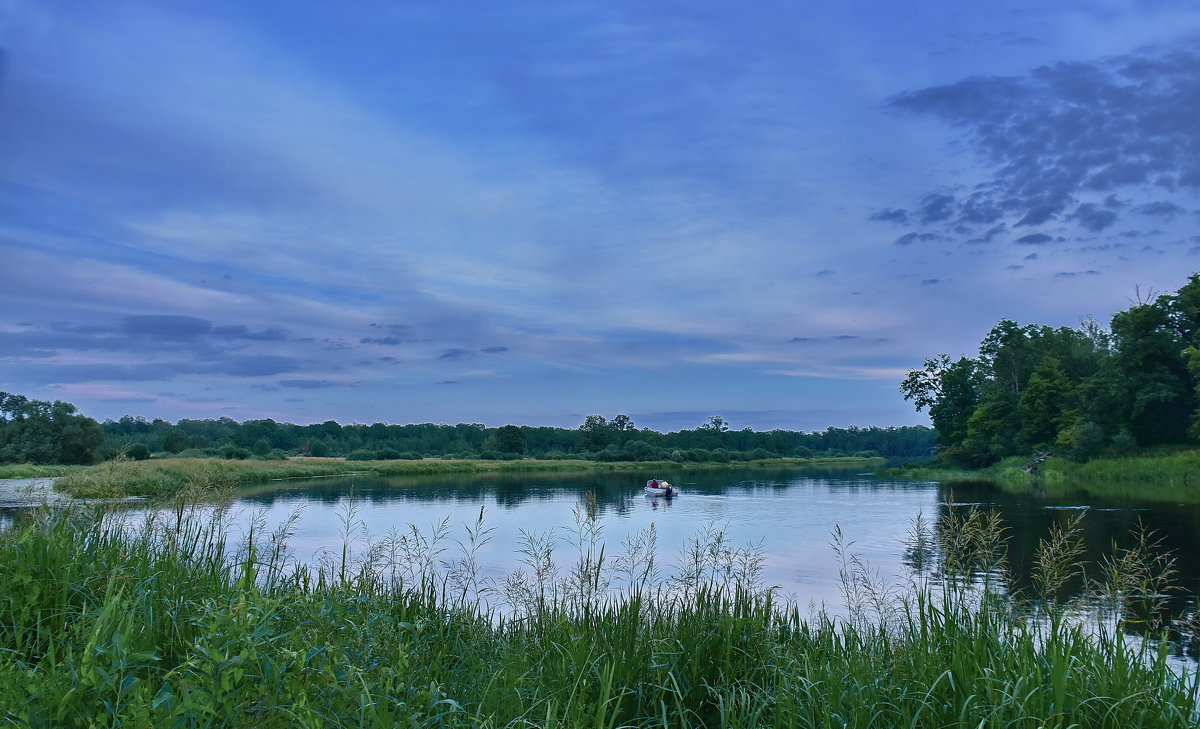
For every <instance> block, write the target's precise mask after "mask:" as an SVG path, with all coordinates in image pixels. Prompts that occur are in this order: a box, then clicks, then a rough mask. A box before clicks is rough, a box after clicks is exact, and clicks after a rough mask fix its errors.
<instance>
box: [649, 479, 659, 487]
mask: <svg viewBox="0 0 1200 729" xmlns="http://www.w3.org/2000/svg"><path fill="white" fill-rule="evenodd" d="M650 488H652V489H656V488H658V479H654V480H653V481H651V482H650Z"/></svg>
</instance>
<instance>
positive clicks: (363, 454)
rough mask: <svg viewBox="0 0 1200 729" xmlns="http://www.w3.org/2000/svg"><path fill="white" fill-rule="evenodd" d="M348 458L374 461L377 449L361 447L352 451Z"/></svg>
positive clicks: (349, 459)
mask: <svg viewBox="0 0 1200 729" xmlns="http://www.w3.org/2000/svg"><path fill="white" fill-rule="evenodd" d="M346 460H347V461H374V460H375V451H370V450H367V449H366V448H359V449H357V450H353V451H350V454H349V455H348V456H346Z"/></svg>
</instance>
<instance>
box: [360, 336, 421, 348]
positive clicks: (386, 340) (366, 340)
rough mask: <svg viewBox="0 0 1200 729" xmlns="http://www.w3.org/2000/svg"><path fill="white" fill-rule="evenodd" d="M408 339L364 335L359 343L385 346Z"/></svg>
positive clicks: (391, 345) (392, 345) (402, 342)
mask: <svg viewBox="0 0 1200 729" xmlns="http://www.w3.org/2000/svg"><path fill="white" fill-rule="evenodd" d="M406 341H409V340H407V339H401V338H400V337H363V338H362V339H360V340H358V343H359V344H382V345H383V346H385V347H395V346H397V345H400V344H404V343H405V342H406Z"/></svg>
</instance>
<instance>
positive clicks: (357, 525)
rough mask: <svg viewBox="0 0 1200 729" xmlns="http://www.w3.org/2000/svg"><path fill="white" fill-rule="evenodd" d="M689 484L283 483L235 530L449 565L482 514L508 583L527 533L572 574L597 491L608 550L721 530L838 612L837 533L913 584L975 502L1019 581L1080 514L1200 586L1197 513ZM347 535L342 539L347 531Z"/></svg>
mask: <svg viewBox="0 0 1200 729" xmlns="http://www.w3.org/2000/svg"><path fill="white" fill-rule="evenodd" d="M656 475H659V476H661V477H665V478H667V479H668V480H670V481H672V482H673V483H675V484H676V485H677V486H680V487H681V489H682V492H683V493H682V495H681V496H679V497H676V498H674V499H663V498H654V497H649V496H647V495H646V494H645V493H644V492H643V490H642V486H643V484H644V482H645V479H646V477H647V475H646V474H644V473H643V474H620V473H606V474H508V475H489V476H480V477H444V476H443V477H423V478H383V479H375V478H372V479H367V478H328V479H316V480H304V481H283V482H277V483H275V484H272V485H268V486H261V487H256V488H253V489H250V490H246V491H243V492H241V494H240V496H239V498H238V499H237V501H236V503H235V505H234V507H233V509H234V513H235V515H236V517H237V519H238V520H239V522H240V523H242V524H245V523H248V522H249V521H251V520H253V519H255V518H258V519H263V520H265V526H266V528H267V529H274V528H275V527H276V526H277V525H279V524H281V523H283V522H284V521H285V520H287V519H288V518H289V516H291V515H293V514H295V513H299V518H298V521H297V522H296V524H295V532H294V535H293V536H292V537H291V539H290V540H289V546H290V547H291V552H292V554H293V555H294V556H295V558H296V559H298V560H299V561H302V562H306V563H309V564H313V563H316V562H318V561H320V560H321V559H322V558H323V557H324V558H326V559H328V558H329V556H330V555H337V556H340V554H341V551H340V550H341V546H342V545H343V544H344V543H349V544H350V545H351V547H352V550H353V551H352V554H357V555H359V556H361V555H362V554H363V552H364V550H365V547H366V544H367V543H368V542H369V541H372V540H375V541H377V540H378V539H379V538H381V537H385V536H386V535H387V534H388V533H389V531H392V530H401V531H408V530H410V529H412V528H415V529H417V530H419V531H420V532H421V533H423V534H425V535H432V534H433V532H434V530H435V526H436V525H437V524H439V523H441V522H443V521H444V520H446V521H447V522H448V525H449V538H448V539H447V540H446V541H445V542H444V543H443V546H444V547H447V550H446V552H445V553H443V555H442V557H443V559H453V558H456V557H457V556H458V555H459V551H460V550H459V547H458V544H457V543H456V540H457V541H466V539H467V536H468V526H469V525H472V524H474V522H475V521H476V519H477V518H478V517H479V514H480V509H481V508H482V509H483V524H484V527H485V528H487V529H489V530H490V532H489V533H490V541H489V543H488V544H487V545H486V546H484V547H483V548H482V549H480V550H479V552H478V555H477V557H478V560H479V563H480V566H481V569H482V571H483V573H484V576H486V577H489V578H493V579H497V580H498V579H502V578H503V577H504V576H506V575H508V574H509V573H511V572H512V571H513V570H514V569H517V568H519V567H522V565H521V563H520V561H519V560H520V558H521V555H520V554H519V550H520V549H521V546H522V531H524V532H527V533H535V534H539V535H545V534H554V535H556V536H557V537H558V538H559V543H558V545H557V547H556V548H555V552H554V554H555V561H556V563H557V564H558V566H559V568H560V569H563V570H565V569H566V568H569V566H570V563H571V561H572V559H573V556H577V555H578V550H577V548H575V547H574V546H573V544H572V537H571V536H570V531H569V527H571V525H573V524H574V523H575V513H576V512H577V511H578V512H584V511H586V508H587V494H588V493H589V492H590V493H593V494H595V499H596V501H595V503H596V512H597V518H598V521H599V523H600V525H601V526H602V529H603V541H604V543H605V550H606V552H605V553H606V555H608V556H609V557H610V558H611V557H613V556H615V555H616V554H618V553H620V552H621V551H622V549H623V548H622V544H623V542H625V541H626V540H628V539H630V538H631V536H633V535H635V534H637V533H639V532H640V531H644V530H645V529H647V528H648V527H650V526H651V525H653V526H654V528H655V529H656V531H657V544H658V554H659V561H660V564H661V565H662V567H663V570H664V572H666V573H668V574H670V573H672V572H673V571H674V569H673V568H674V565H675V564H676V563H677V561H678V560H679V559H680V557H681V555H682V554H683V553H684V551H685V550H686V547H687V545H688V542H689V540H691V539H694V538H696V537H697V536H698V535H699V534H701V533H702V532H703V531H704V530H705V529H711V528H714V527H715V528H719V529H723V530H724V531H725V532H726V535H727V537H728V539H729V541H730V542H731V543H732V544H733V545H735V546H739V547H751V548H753V549H757V550H760V551H761V553H762V555H763V557H764V560H765V561H764V573H763V580H764V583H765V584H766V585H779V586H780V587H781V589H782V591H783V592H784V593H785V594H788V595H791V596H793V597H794V598H795V599H796V600H797V601H798V602H799V604H800V605H801V606H822V605H824V606H827V607H828V608H829V609H830V610H831V612H835V613H837V612H841V605H842V598H841V591H840V582H839V569H840V567H841V563H840V561H839V559H838V556H837V553H836V552H835V550H834V549H833V548H832V546H831V541H832V533H833V531H834V529H835V528H837V529H840V530H841V532H842V534H843V535H844V539H845V541H846V542H847V543H848V544H849V551H850V552H852V553H854V554H857V555H860V556H861V557H863V558H864V559H865V560H866V561H867V562H868V563H869V564H870V566H871V567H872V569H873V570H875V571H876V572H877V573H878V575H879V576H880V577H882V578H884V579H886V580H889V581H894V582H898V581H901V580H902V579H903V578H904V577H905V576H907V575H908V572H909V571H908V568H907V567H906V566H905V563H904V554H905V548H906V546H907V543H908V537H909V533H910V530H911V529H912V526H913V521H914V519H916V517H917V515H918V514H921V515H923V516H924V518H925V519H926V521H928V522H930V523H932V522H933V521H934V520H936V519H938V518H939V517H942V516H943V515H945V514H946V513H947V512H948V511H949V510H951V509H956V508H963V507H964V506H966V505H969V504H979V505H983V506H987V507H989V508H995V509H998V510H999V511H1000V513H1001V515H1002V518H1003V521H1004V525H1005V527H1006V528H1007V529H1008V530H1009V532H1008V533H1009V536H1010V543H1009V550H1010V563H1011V565H1012V568H1013V572H1014V574H1015V576H1016V579H1017V582H1018V584H1024V583H1025V582H1027V580H1028V576H1029V573H1030V560H1031V558H1032V554H1033V551H1034V549H1035V548H1036V545H1037V542H1038V540H1040V539H1042V538H1043V537H1045V536H1046V534H1047V533H1048V530H1049V528H1050V526H1051V525H1052V524H1054V523H1055V522H1058V521H1061V520H1063V519H1065V518H1067V517H1069V516H1070V515H1072V514H1075V513H1078V512H1079V511H1080V510H1086V513H1085V517H1084V520H1083V525H1084V537H1085V541H1086V543H1087V548H1088V559H1090V560H1095V559H1097V558H1098V557H1099V556H1100V555H1101V554H1104V553H1107V552H1108V551H1109V550H1110V549H1111V546H1112V544H1114V543H1117V544H1128V543H1129V534H1130V530H1131V529H1132V528H1133V527H1135V526H1136V525H1137V523H1138V522H1139V520H1140V521H1141V522H1144V523H1145V524H1146V525H1147V526H1148V527H1149V528H1151V529H1153V530H1155V531H1156V532H1158V533H1159V534H1160V535H1161V536H1162V537H1163V538H1164V546H1165V547H1166V548H1168V549H1171V550H1173V552H1174V554H1175V556H1176V558H1177V564H1176V567H1177V569H1178V572H1179V574H1178V576H1177V579H1176V582H1177V583H1178V584H1179V585H1180V587H1181V588H1183V590H1182V591H1181V592H1180V593H1179V594H1178V595H1176V597H1175V605H1174V607H1175V609H1176V610H1177V611H1178V610H1183V609H1185V608H1187V607H1188V606H1189V605H1190V604H1191V597H1190V596H1191V595H1192V594H1195V593H1196V591H1197V588H1198V587H1200V507H1196V506H1186V505H1178V504H1167V505H1162V504H1158V505H1151V504H1139V503H1135V502H1099V501H1096V500H1091V501H1088V502H1084V501H1080V500H1072V499H1066V500H1064V499H1048V498H1045V497H1040V496H1038V495H1037V494H1035V493H1032V492H1031V493H1030V494H1028V495H1019V496H1012V495H1005V494H1003V493H1001V492H999V491H996V490H993V489H991V488H989V487H987V486H982V485H972V484H960V485H954V486H945V485H942V486H939V485H937V484H933V483H927V482H912V481H903V480H888V479H881V478H876V477H873V476H870V475H862V474H857V473H854V472H853V471H844V470H843V471H828V470H826V471H807V472H798V471H779V472H770V471H761V470H758V471H741V472H739V471H725V470H722V471H711V472H693V471H682V472H679V473H662V474H656ZM348 526H349V532H350V534H351V538H350V540H348V541H347V540H346V539H345V534H346V533H347V527H348Z"/></svg>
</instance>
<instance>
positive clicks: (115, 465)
mask: <svg viewBox="0 0 1200 729" xmlns="http://www.w3.org/2000/svg"><path fill="white" fill-rule="evenodd" d="M878 462H880V459H854V458H816V459H805V458H777V459H767V460H761V461H737V462H734V463H729V464H711V463H697V464H688V463H682V464H681V463H675V462H674V461H652V462H616V463H600V462H596V461H582V460H577V461H573V460H546V461H541V460H533V459H524V460H519V461H487V460H455V461H446V460H433V459H426V460H422V461H408V460H396V461H345V460H342V459H335V458H321V459H316V458H313V459H291V460H286V461H251V460H247V461H235V460H221V459H206V458H167V459H161V460H160V459H154V460H149V461H127V460H126V461H110V462H106V463H102V464H100V465H97V466H92V467H90V468H84V469H79V470H73V471H71V472H70V473H68V474H67V475H66V476H64V477H63V478H61V479H59V480H58V482H57V484H56V486H57V488H58V489H59V490H61V491H64V492H66V493H68V494H71V495H73V496H78V497H81V498H119V497H123V496H152V497H166V496H173V495H175V494H180V493H187V492H193V491H197V490H211V489H214V488H217V489H221V488H234V487H237V486H243V485H246V484H252V483H261V482H263V481H270V480H272V479H281V478H315V477H321V476H334V475H341V474H366V475H372V476H400V475H404V476H415V475H437V474H473V473H509V472H530V473H539V472H540V473H550V472H564V473H566V472H580V471H644V472H655V471H661V470H665V469H670V470H672V471H678V470H692V469H710V468H778V467H797V466H800V467H809V466H825V465H834V464H847V463H864V464H867V465H868V466H869V465H874V464H876V463H878Z"/></svg>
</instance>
